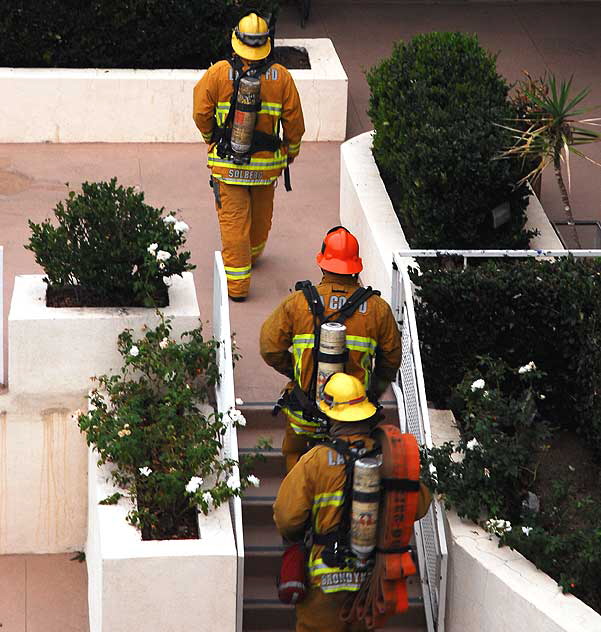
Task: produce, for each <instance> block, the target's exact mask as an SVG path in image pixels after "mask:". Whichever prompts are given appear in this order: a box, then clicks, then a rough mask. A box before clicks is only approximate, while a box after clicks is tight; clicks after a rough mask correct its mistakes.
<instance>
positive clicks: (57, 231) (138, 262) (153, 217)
mask: <svg viewBox="0 0 601 632" xmlns="http://www.w3.org/2000/svg"><path fill="white" fill-rule="evenodd" d="M164 210H165V209H164V208H161V209H157V208H153V207H152V206H148V205H147V204H145V203H144V194H143V193H138V192H136V191H135V190H134V189H133V188H131V187H130V188H127V189H126V188H124V187H122V186H118V185H117V180H116V179H115V178H113V179H112V180H111V181H110V182H92V183H89V182H84V183H83V184H82V192H81V193H80V194H76V193H74V192H73V191H71V192H70V193H69V196H68V198H67V199H66V200H65V202H64V203H63V202H59V203H58V204H57V206H56V208H55V209H54V213H55V215H56V218H57V220H58V226H53V224H52V223H51V221H50V220H49V219H47V220H45V221H44V222H42V223H41V224H34V223H33V222H31V221H30V222H29V227H30V229H31V237H30V239H29V244H28V245H27V246H25V248H27V249H28V250H31V251H33V253H34V254H35V260H36V262H37V263H38V264H40V265H41V266H42V268H43V269H44V272H45V274H46V277H45V279H44V281H45V282H46V283H47V284H48V286H49V287H48V296H47V301H48V303H49V305H51V306H70V305H86V306H104V305H107V306H147V307H148V306H150V307H152V306H155V305H166V304H167V302H168V298H167V291H166V286H165V282H164V279H166V278H168V277H170V276H172V275H174V274H178V275H181V274H182V273H183V272H184V271H186V270H192V269H193V268H194V266H192V265H190V264H189V263H188V260H189V259H190V253H189V252H188V251H184V252H178V250H179V249H180V248H181V247H182V246H183V245H184V244H185V242H186V233H187V231H188V225H187V224H186V223H185V222H183V221H181V220H178V219H177V218H176V217H175V214H174V213H170V214H168V215H166V216H164V217H163V216H162V213H163V211H164Z"/></svg>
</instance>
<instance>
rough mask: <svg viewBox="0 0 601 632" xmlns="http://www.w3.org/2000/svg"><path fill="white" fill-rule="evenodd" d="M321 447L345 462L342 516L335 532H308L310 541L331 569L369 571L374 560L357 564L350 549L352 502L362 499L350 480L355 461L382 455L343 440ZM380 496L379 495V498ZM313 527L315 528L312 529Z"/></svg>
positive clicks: (375, 418) (326, 442)
mask: <svg viewBox="0 0 601 632" xmlns="http://www.w3.org/2000/svg"><path fill="white" fill-rule="evenodd" d="M377 418H378V415H374V423H375V422H376V421H377ZM323 445H325V446H328V447H329V448H332V449H333V450H336V452H338V454H340V456H341V457H342V458H343V459H344V487H343V490H342V515H341V517H340V522H339V523H338V528H337V529H336V530H335V531H332V532H330V533H325V534H324V533H315V532H313V529H311V531H310V534H309V538H310V539H311V540H312V543H313V544H317V545H323V546H324V550H323V553H322V555H321V557H322V559H323V562H324V564H326V566H329V567H330V568H334V567H339V568H344V567H347V566H348V567H350V568H359V569H360V570H363V571H365V570H368V568H369V565H370V563H371V562H372V561H373V556H372V557H371V558H370V560H369V561H368V563H367V565H366V564H365V563H363V562H362V563H359V561H358V559H357V556H356V555H355V553H354V552H353V550H352V549H351V542H350V534H351V508H352V503H353V498H357V497H359V496H365V494H362V492H356V491H354V490H353V479H354V472H355V462H356V461H357V460H358V459H363V458H369V457H377V456H379V455H381V454H382V452H381V450H380V448H379V447H377V446H376V447H375V448H373V449H372V450H367V449H366V448H365V442H364V441H353V442H352V443H348V442H347V441H344V439H334V440H333V441H324V443H323ZM378 495H379V494H378ZM362 500H368V501H373V500H374V499H372V498H369V499H367V498H363V499H362ZM313 527H314V525H313Z"/></svg>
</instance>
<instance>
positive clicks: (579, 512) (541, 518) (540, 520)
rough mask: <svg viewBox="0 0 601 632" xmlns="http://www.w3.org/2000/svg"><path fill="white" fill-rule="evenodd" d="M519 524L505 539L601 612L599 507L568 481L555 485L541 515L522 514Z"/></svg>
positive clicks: (596, 501)
mask: <svg viewBox="0 0 601 632" xmlns="http://www.w3.org/2000/svg"><path fill="white" fill-rule="evenodd" d="M521 523H522V524H521V526H519V527H518V526H517V525H516V527H515V528H513V529H512V530H511V531H509V532H508V533H505V534H504V535H503V537H502V538H501V542H500V543H501V544H506V545H508V546H510V547H511V548H513V549H517V550H518V551H519V552H520V553H521V554H522V555H524V556H525V557H526V558H528V559H529V560H530V561H532V562H533V563H534V564H535V565H536V566H537V567H538V568H540V569H541V570H542V571H544V572H545V573H547V574H549V575H550V576H551V577H553V578H554V579H555V580H556V581H557V583H558V584H559V585H560V586H561V588H562V590H563V592H564V593H573V594H574V595H575V596H576V597H578V598H579V599H582V600H583V601H584V602H586V603H587V604H588V605H589V606H591V608H594V609H595V610H596V611H597V612H601V583H600V582H599V576H600V574H601V504H599V502H598V500H597V499H593V498H591V497H590V496H582V495H581V494H580V493H579V492H578V489H577V487H576V486H575V485H573V484H571V483H570V482H569V481H566V480H559V481H556V482H555V485H554V489H553V490H552V493H551V495H550V497H549V498H548V500H547V501H546V502H544V501H543V502H541V507H540V512H539V513H536V514H535V513H532V512H529V513H527V514H526V515H524V516H523V518H522V520H521Z"/></svg>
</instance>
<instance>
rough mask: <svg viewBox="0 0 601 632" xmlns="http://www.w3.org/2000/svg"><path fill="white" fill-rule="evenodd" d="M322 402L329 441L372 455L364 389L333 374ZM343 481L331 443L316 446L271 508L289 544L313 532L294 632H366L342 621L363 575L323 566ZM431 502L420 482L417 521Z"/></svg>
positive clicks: (371, 419)
mask: <svg viewBox="0 0 601 632" xmlns="http://www.w3.org/2000/svg"><path fill="white" fill-rule="evenodd" d="M323 397H324V399H323V401H322V402H321V403H320V408H321V410H322V411H323V412H324V413H325V414H326V415H327V417H328V418H329V420H330V429H329V433H328V434H329V438H330V439H331V440H332V441H335V440H342V441H343V442H345V443H346V444H347V445H348V446H350V447H352V446H353V444H354V445H355V446H356V445H357V442H361V444H360V445H361V446H362V447H363V448H365V450H367V451H369V450H372V449H373V448H374V443H375V442H374V440H373V439H372V438H371V436H370V435H371V431H372V430H373V428H374V427H375V424H376V423H377V421H378V415H377V414H376V413H377V409H376V407H375V406H374V405H373V404H372V403H371V402H370V401H369V400H368V398H367V396H366V393H365V388H364V386H363V384H362V383H361V382H360V381H359V380H358V379H357V378H355V377H352V376H350V375H347V374H344V373H335V374H334V375H332V376H331V378H330V379H329V380H328V381H327V383H326V385H325V388H324V395H323ZM418 470H419V468H418ZM345 480H346V474H345V459H344V458H343V457H342V455H341V453H340V452H339V451H338V450H337V449H335V448H334V444H332V443H330V444H320V445H317V446H315V447H314V448H312V449H311V450H310V451H309V452H308V453H306V454H304V455H303V456H302V457H301V459H300V461H299V462H298V463H297V465H295V467H293V468H292V470H291V471H290V472H289V473H288V475H287V476H286V478H285V479H284V480H283V481H282V484H281V486H280V489H279V491H278V495H277V498H276V501H275V504H274V506H273V518H274V522H275V524H276V527H277V529H278V531H279V532H280V534H281V535H282V537H283V538H284V540H285V541H286V542H287V543H289V544H291V543H295V542H303V540H304V535H305V531H306V529H307V527H308V525H310V527H311V529H312V531H313V546H312V547H311V549H310V551H309V558H308V561H307V565H306V570H307V575H308V577H307V584H308V586H307V593H306V596H305V598H304V600H303V601H302V602H300V603H298V604H297V605H296V632H358V631H363V630H366V628H365V627H364V626H363V625H362V623H353V624H349V623H345V622H343V621H342V620H341V619H340V611H341V608H342V606H343V604H344V602H345V601H346V599H347V598H348V597H349V595H351V594H354V593H355V592H356V591H357V590H359V588H360V586H361V583H362V582H363V580H364V578H365V573H363V572H360V571H357V570H356V569H353V568H341V567H340V566H337V565H335V564H334V565H331V563H330V562H328V563H325V562H324V555H325V549H326V548H327V546H326V545H324V543H323V542H321V539H323V540H324V541H325V540H327V537H328V534H334V533H335V531H336V529H337V527H338V525H339V523H340V521H341V519H342V513H343V507H344V500H345V499H344V488H345ZM430 501H431V494H430V492H429V490H428V489H427V488H426V487H425V486H424V485H423V484H422V483H420V486H419V495H418V499H417V510H416V514H415V519H416V520H417V519H419V518H421V517H423V516H424V515H425V514H426V512H427V510H428V507H429V505H430ZM320 538H321V539H320ZM318 541H319V542H320V543H317V542H318ZM326 561H327V557H326Z"/></svg>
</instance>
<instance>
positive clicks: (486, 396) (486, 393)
mask: <svg viewBox="0 0 601 632" xmlns="http://www.w3.org/2000/svg"><path fill="white" fill-rule="evenodd" d="M488 396H489V393H488V391H482V397H484V399H488Z"/></svg>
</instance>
